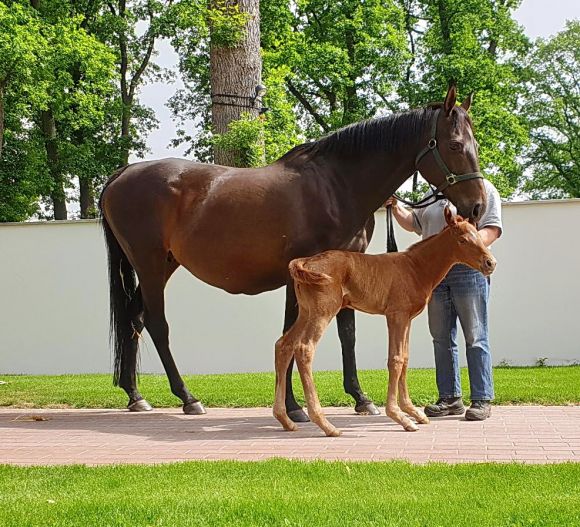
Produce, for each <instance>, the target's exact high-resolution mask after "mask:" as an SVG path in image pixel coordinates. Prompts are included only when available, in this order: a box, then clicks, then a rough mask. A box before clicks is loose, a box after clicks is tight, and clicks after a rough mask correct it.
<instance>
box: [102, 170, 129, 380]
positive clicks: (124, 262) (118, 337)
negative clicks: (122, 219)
mask: <svg viewBox="0 0 580 527" xmlns="http://www.w3.org/2000/svg"><path fill="white" fill-rule="evenodd" d="M122 170H123V169H121V170H120V171H118V172H117V173H115V174H114V175H113V176H112V177H111V179H109V181H108V182H107V185H108V184H109V183H110V182H111V181H112V180H113V179H116V177H117V176H118V175H120V173H121V172H122ZM107 185H105V188H104V189H103V192H102V193H101V198H100V199H99V210H100V212H101V225H102V226H103V232H104V234H105V243H106V246H107V256H108V262H109V301H110V339H111V345H112V348H113V354H114V370H113V384H114V385H115V386H117V385H118V384H119V379H120V376H121V360H122V358H123V354H124V353H125V350H126V349H128V347H129V343H130V342H131V340H132V338H133V336H134V329H133V325H132V323H131V316H130V311H129V303H130V302H131V299H132V298H133V296H134V295H135V291H136V289H137V284H136V281H135V270H134V269H133V266H132V265H131V264H130V263H129V260H128V258H127V255H126V254H125V252H124V251H123V249H122V248H121V246H120V245H119V242H118V241H117V238H115V235H114V233H113V231H112V230H111V226H110V225H109V223H108V221H107V218H106V217H105V215H104V214H103V205H102V201H103V194H104V193H105V190H106V188H107Z"/></svg>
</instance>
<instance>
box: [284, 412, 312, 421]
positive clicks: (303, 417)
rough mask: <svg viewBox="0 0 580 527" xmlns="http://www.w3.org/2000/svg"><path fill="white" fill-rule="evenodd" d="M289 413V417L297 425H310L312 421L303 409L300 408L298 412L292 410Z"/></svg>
mask: <svg viewBox="0 0 580 527" xmlns="http://www.w3.org/2000/svg"><path fill="white" fill-rule="evenodd" d="M287 413H288V417H289V418H290V419H291V420H292V421H294V422H295V423H308V422H309V421H310V418H309V417H308V414H307V413H306V412H305V411H304V410H302V408H298V409H297V410H290V411H289V412H287Z"/></svg>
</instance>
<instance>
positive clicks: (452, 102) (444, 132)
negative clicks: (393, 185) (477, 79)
mask: <svg viewBox="0 0 580 527" xmlns="http://www.w3.org/2000/svg"><path fill="white" fill-rule="evenodd" d="M456 100H457V90H456V88H455V85H454V84H451V85H450V87H449V90H448V91H447V96H446V97H445V102H444V103H443V105H442V106H441V107H440V108H438V109H437V110H436V112H435V114H434V117H433V122H432V125H431V128H430V130H429V132H428V133H429V134H430V135H429V138H428V139H427V138H426V141H425V143H426V144H427V146H426V147H425V148H423V150H421V152H420V153H419V155H418V156H417V159H416V161H415V164H416V166H417V168H419V169H420V170H421V174H422V175H423V176H424V177H425V179H426V180H427V181H428V182H429V183H431V184H432V185H434V186H436V187H437V189H438V190H440V191H441V192H443V194H444V195H445V196H446V197H447V198H448V199H449V200H450V201H451V202H452V203H453V204H454V205H455V206H456V207H457V212H458V213H459V214H460V215H461V216H463V217H465V218H469V219H472V220H475V221H477V220H478V219H479V218H481V216H482V214H483V213H484V212H485V207H486V205H487V199H486V192H485V187H484V185H483V179H482V178H483V176H482V175H481V172H480V171H479V159H478V154H477V148H478V147H477V142H476V140H475V137H474V136H473V130H472V126H471V119H470V118H469V116H468V115H467V111H468V110H469V107H470V106H471V102H472V96H471V95H470V96H469V97H467V99H465V100H464V101H463V103H462V104H461V106H456Z"/></svg>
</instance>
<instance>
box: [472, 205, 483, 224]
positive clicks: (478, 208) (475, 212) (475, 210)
mask: <svg viewBox="0 0 580 527" xmlns="http://www.w3.org/2000/svg"><path fill="white" fill-rule="evenodd" d="M480 214H481V203H478V204H477V205H475V206H474V207H473V219H474V220H478V219H479V216H480Z"/></svg>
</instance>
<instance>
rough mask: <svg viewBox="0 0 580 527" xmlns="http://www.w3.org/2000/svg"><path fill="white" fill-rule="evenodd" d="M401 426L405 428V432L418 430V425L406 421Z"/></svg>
mask: <svg viewBox="0 0 580 527" xmlns="http://www.w3.org/2000/svg"><path fill="white" fill-rule="evenodd" d="M403 427H404V428H405V432H417V430H419V427H418V426H417V425H416V424H414V423H408V424H406V425H403Z"/></svg>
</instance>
